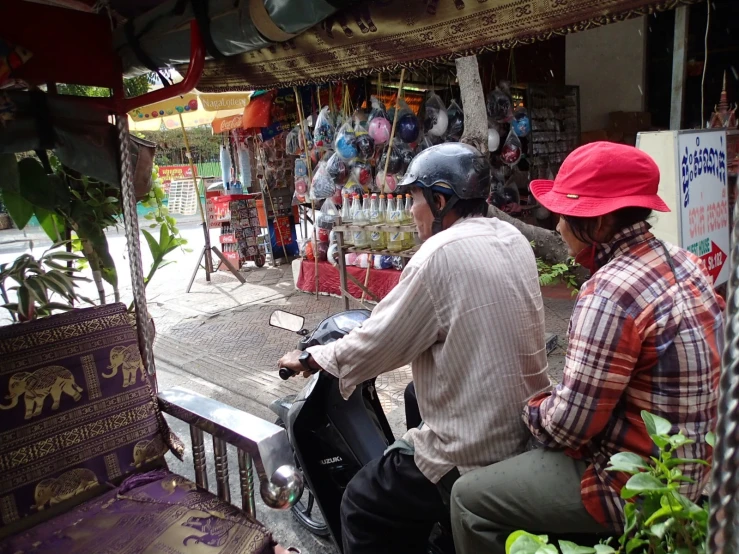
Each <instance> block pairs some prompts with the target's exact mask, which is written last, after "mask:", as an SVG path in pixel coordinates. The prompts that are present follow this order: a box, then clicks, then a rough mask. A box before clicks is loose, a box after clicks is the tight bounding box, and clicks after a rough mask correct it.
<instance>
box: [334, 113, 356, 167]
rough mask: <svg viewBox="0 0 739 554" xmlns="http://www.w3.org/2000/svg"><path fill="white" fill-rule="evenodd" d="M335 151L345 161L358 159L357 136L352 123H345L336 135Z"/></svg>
mask: <svg viewBox="0 0 739 554" xmlns="http://www.w3.org/2000/svg"><path fill="white" fill-rule="evenodd" d="M334 150H336V153H337V154H338V155H339V156H341V158H342V159H344V160H347V161H349V160H353V159H354V158H356V157H357V154H358V151H357V136H356V134H355V133H354V129H353V128H352V124H351V121H347V122H346V123H344V124H343V125H342V126H341V128H340V129H339V132H338V133H336V141H335V142H334Z"/></svg>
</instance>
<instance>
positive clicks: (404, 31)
mask: <svg viewBox="0 0 739 554" xmlns="http://www.w3.org/2000/svg"><path fill="white" fill-rule="evenodd" d="M696 1H698V0H426V1H425V2H424V1H421V0H375V1H374V2H365V3H363V4H362V5H361V6H359V7H355V8H353V9H351V10H346V11H344V12H338V13H337V14H335V15H333V16H331V17H329V18H328V19H326V20H324V21H323V22H322V23H320V24H319V25H316V26H314V27H312V28H311V29H309V30H308V31H306V32H304V33H302V34H301V35H299V36H298V37H296V38H294V39H292V40H290V41H288V42H286V43H283V44H281V45H279V46H274V47H272V48H269V49H266V48H265V49H262V50H259V51H254V52H248V53H246V54H241V55H237V56H231V57H229V58H226V59H224V60H214V61H210V62H208V63H207V64H206V67H205V71H204V72H203V76H202V78H201V80H200V83H199V84H198V89H200V90H203V91H209V92H220V91H225V90H254V89H262V88H279V87H285V86H292V85H300V84H308V83H321V82H326V81H332V80H340V79H345V78H350V77H359V76H364V75H369V74H373V73H377V72H390V71H396V70H398V69H399V68H401V67H406V68H409V67H414V66H415V67H418V66H420V67H422V66H424V65H428V64H430V63H436V62H442V61H449V60H453V59H454V58H457V57H460V56H467V55H470V54H477V53H481V52H485V51H496V50H501V49H507V48H512V47H514V46H518V45H523V44H530V43H532V42H535V41H538V40H547V39H549V38H552V37H554V36H557V35H564V34H567V33H573V32H578V31H584V30H587V29H591V28H594V27H598V26H601V25H606V24H608V23H613V22H616V21H622V20H625V19H629V18H632V17H638V16H641V15H645V14H650V13H653V12H655V11H664V10H668V9H671V8H674V7H676V6H678V5H680V4H689V3H694V2H696Z"/></svg>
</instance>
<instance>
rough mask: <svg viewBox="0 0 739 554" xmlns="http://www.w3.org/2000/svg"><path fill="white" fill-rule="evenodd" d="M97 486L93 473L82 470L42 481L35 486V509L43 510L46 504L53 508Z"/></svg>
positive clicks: (75, 470) (71, 471) (74, 470)
mask: <svg viewBox="0 0 739 554" xmlns="http://www.w3.org/2000/svg"><path fill="white" fill-rule="evenodd" d="M97 484H98V479H97V476H96V475H95V473H93V472H92V471H90V470H89V469H83V468H78V469H72V470H70V471H67V472H65V473H62V474H61V475H60V476H59V477H56V478H54V479H44V480H43V481H39V483H38V484H37V485H36V492H35V494H34V498H35V499H36V506H35V508H36V509H37V510H43V509H44V507H45V506H46V504H49V506H54V505H55V504H59V503H60V502H62V501H64V500H67V499H69V498H72V497H73V496H77V495H78V494H80V493H82V492H84V491H86V490H88V489H91V488H93V487H95V486H96V485H97Z"/></svg>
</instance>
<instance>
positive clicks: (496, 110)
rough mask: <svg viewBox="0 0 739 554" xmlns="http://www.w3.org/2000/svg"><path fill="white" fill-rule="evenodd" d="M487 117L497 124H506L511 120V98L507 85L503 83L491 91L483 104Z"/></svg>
mask: <svg viewBox="0 0 739 554" xmlns="http://www.w3.org/2000/svg"><path fill="white" fill-rule="evenodd" d="M485 105H486V108H487V112H488V117H491V118H493V120H495V121H497V122H498V123H507V122H509V121H510V120H511V119H512V118H513V98H512V97H511V93H510V89H509V87H508V83H507V82H505V81H503V82H501V83H500V85H498V86H497V87H495V89H494V90H491V91H490V93H489V94H488V98H487V101H486V103H485Z"/></svg>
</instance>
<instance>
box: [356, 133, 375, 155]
mask: <svg viewBox="0 0 739 554" xmlns="http://www.w3.org/2000/svg"><path fill="white" fill-rule="evenodd" d="M356 146H357V151H358V152H359V154H358V155H359V157H360V158H361V159H363V160H368V159H370V158H371V157H372V155H373V154H374V153H375V141H374V139H373V138H372V137H371V136H369V134H367V133H362V134H360V135H357V140H356Z"/></svg>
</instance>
